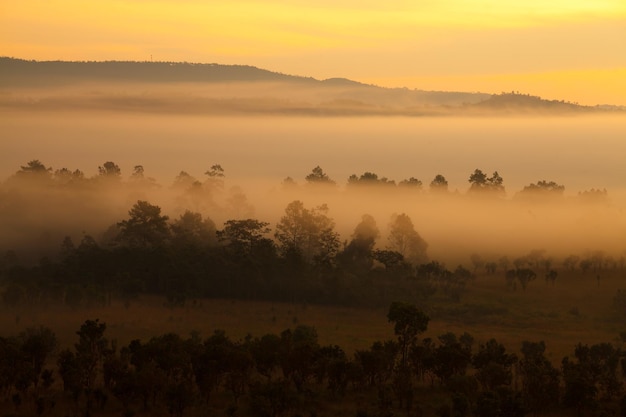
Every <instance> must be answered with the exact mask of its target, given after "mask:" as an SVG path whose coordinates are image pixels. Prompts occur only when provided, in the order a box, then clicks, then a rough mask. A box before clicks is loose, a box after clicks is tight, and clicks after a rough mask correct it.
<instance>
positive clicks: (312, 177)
mask: <svg viewBox="0 0 626 417" xmlns="http://www.w3.org/2000/svg"><path fill="white" fill-rule="evenodd" d="M304 179H305V180H306V181H307V182H308V183H309V184H323V185H335V181H333V180H331V179H330V177H329V176H328V175H326V173H325V172H324V170H323V169H322V168H320V166H319V165H318V166H316V167H315V168H313V170H312V171H311V173H310V174H309V175H307V176H306V177H305V178H304Z"/></svg>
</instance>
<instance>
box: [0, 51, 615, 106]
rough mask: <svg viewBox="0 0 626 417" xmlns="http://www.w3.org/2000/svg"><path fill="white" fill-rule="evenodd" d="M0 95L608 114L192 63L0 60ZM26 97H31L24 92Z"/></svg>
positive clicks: (535, 100) (527, 100)
mask: <svg viewBox="0 0 626 417" xmlns="http://www.w3.org/2000/svg"><path fill="white" fill-rule="evenodd" d="M85 85H95V86H98V89H97V90H96V91H95V93H94V90H93V89H92V90H89V91H90V96H89V97H85V95H84V94H82V95H80V94H78V93H77V88H80V87H81V86H85ZM235 85H236V86H237V88H235V87H234V86H235ZM172 86H173V87H172ZM216 86H219V88H216ZM174 87H175V90H174V91H172V89H171V88H174ZM90 88H91V87H90ZM116 88H117V90H116ZM168 88H169V90H167V89H168ZM38 89H39V90H41V91H44V90H45V91H52V92H53V93H48V94H46V95H44V96H37V95H36V94H35V93H33V91H38ZM55 89H56V90H55ZM0 90H1V92H3V93H4V94H3V96H4V97H3V98H2V99H1V100H0V106H3V107H7V106H8V107H11V106H15V105H17V106H25V105H27V106H29V107H31V108H34V107H38V108H51V109H52V108H55V109H56V108H81V109H85V108H97V109H102V108H108V109H112V110H137V111H155V110H158V111H166V112H202V113H212V112H219V113H224V112H235V113H238V112H246V113H250V112H257V113H267V112H270V113H272V112H278V113H291V114H319V115H333V114H337V115H341V114H356V115H367V114H380V115H388V114H399V115H428V114H444V113H445V114H448V113H454V114H458V113H462V114H465V113H467V114H476V113H484V112H488V113H493V112H496V113H497V112H502V111H506V112H522V111H528V110H532V111H537V112H549V113H550V112H565V111H609V110H608V109H606V108H603V107H600V106H597V107H595V108H594V107H585V106H580V105H578V104H576V103H569V102H564V101H558V100H544V99H541V98H540V97H536V96H529V95H523V94H518V93H506V94H505V93H503V94H500V95H490V94H485V93H476V92H474V93H468V92H455V91H427V90H418V89H408V88H385V87H379V86H375V85H370V84H364V83H360V82H358V81H353V80H350V79H346V78H329V79H326V80H318V79H315V78H312V77H303V76H296V75H287V74H283V73H278V72H272V71H269V70H265V69H260V68H257V67H253V66H249V65H222V64H215V63H214V64H198V63H187V62H134V61H84V62H75V61H29V60H23V59H15V58H9V57H0ZM27 90H28V91H29V92H28V94H26V93H24V91H27ZM7 93H8V94H7ZM33 94H34V95H33ZM610 110H611V111H616V110H617V111H622V109H615V108H611V109H610Z"/></svg>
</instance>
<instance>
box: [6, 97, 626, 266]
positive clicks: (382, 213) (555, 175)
mask: <svg viewBox="0 0 626 417" xmlns="http://www.w3.org/2000/svg"><path fill="white" fill-rule="evenodd" d="M0 126H1V127H2V140H1V141H0V179H1V180H2V181H4V182H3V183H2V186H1V188H0V216H1V217H0V233H1V235H2V236H3V238H2V242H1V244H0V249H1V250H7V249H13V248H15V249H18V252H19V251H22V252H24V253H32V254H33V255H37V256H39V255H44V254H45V255H54V254H55V253H56V251H58V247H59V244H60V241H61V239H62V238H63V236H65V235H71V236H73V237H74V238H75V239H80V236H81V235H82V234H84V233H87V234H91V235H93V236H96V237H98V238H100V237H101V236H102V235H103V233H104V232H105V230H106V229H107V227H108V226H110V225H112V224H114V223H115V222H118V221H120V220H123V219H124V218H126V217H127V212H128V210H129V209H130V207H131V206H132V204H133V203H135V202H136V201H137V200H138V199H143V200H148V201H150V202H151V203H152V204H157V205H159V206H160V207H161V208H162V209H163V212H164V214H167V215H169V216H170V218H171V219H175V218H177V216H179V215H180V214H182V213H183V212H184V210H187V209H189V210H192V211H198V212H201V213H202V214H203V215H204V216H205V217H209V218H211V219H212V220H213V221H214V222H215V223H216V225H217V227H218V229H219V228H220V226H221V225H222V224H223V222H224V221H226V220H228V219H232V218H246V217H254V218H257V219H259V220H262V221H268V222H270V224H271V227H273V226H274V225H275V224H276V222H277V221H278V220H279V219H280V216H281V215H282V214H283V213H284V209H285V207H286V205H287V204H288V203H289V202H291V201H293V200H296V199H298V200H302V201H303V202H304V204H305V206H306V207H307V208H313V207H315V206H317V205H320V204H327V205H328V207H329V213H328V214H329V216H330V217H332V218H333V219H334V220H335V222H336V229H337V231H338V232H339V233H340V234H341V238H342V240H349V239H350V235H351V233H352V231H353V229H354V227H355V226H356V224H357V223H358V222H359V221H360V218H361V215H362V214H365V213H368V214H371V215H372V216H374V218H375V219H376V221H377V224H378V227H379V229H380V230H381V237H380V239H379V240H378V242H377V246H378V247H380V248H384V247H385V246H386V243H387V242H386V233H387V225H388V223H389V220H390V217H391V216H392V214H394V213H406V214H408V215H409V216H410V217H411V219H412V221H413V224H414V225H415V229H416V230H417V231H418V232H419V233H420V235H421V236H422V237H423V238H424V239H425V240H426V241H427V242H428V244H429V248H428V254H429V256H430V257H431V258H432V259H438V260H442V261H447V262H464V263H468V259H469V255H470V254H471V253H480V254H483V255H484V257H486V258H489V257H493V258H494V259H497V258H496V257H497V256H502V255H510V256H518V255H523V254H525V253H526V252H528V251H530V250H533V249H545V250H546V251H547V252H548V253H549V254H551V255H553V256H557V257H558V256H565V255H567V254H571V253H575V254H584V253H585V252H588V251H593V250H603V251H605V252H606V253H609V254H613V255H620V256H621V254H622V253H623V251H624V250H626V214H625V211H624V209H625V208H626V198H625V196H626V192H625V187H624V186H625V184H624V179H625V178H626V142H624V137H626V119H625V118H623V117H622V118H618V117H608V116H604V117H593V116H583V117H499V118H484V117H483V118H460V117H424V118H408V117H293V116H279V115H271V116H266V117H261V116H242V115H239V116H228V117H218V116H200V115H195V116H181V115H170V114H154V113H152V114H145V113H129V112H126V113H123V112H110V111H102V112H98V111H93V110H89V111H72V112H70V111H64V112H63V111H19V110H15V109H13V110H11V111H6V112H3V113H2V115H0ZM33 159H38V160H40V161H41V162H42V163H44V164H45V165H46V166H47V167H51V168H52V171H54V170H57V169H60V168H68V169H70V170H72V171H73V170H75V169H79V170H81V171H82V172H83V173H84V174H85V177H86V178H90V177H95V176H97V174H98V166H101V165H103V163H104V162H106V161H113V162H115V163H116V164H118V165H119V167H120V168H121V171H122V180H121V182H120V183H119V184H114V185H96V184H95V183H93V184H91V183H89V184H87V185H82V186H81V187H77V186H75V187H51V186H48V185H43V186H42V185H41V184H32V183H25V182H24V181H16V180H15V178H12V176H14V174H15V173H16V171H18V170H20V166H23V165H26V163H27V162H28V161H31V160H33ZM214 164H220V165H221V166H222V167H223V168H224V170H225V177H224V179H223V184H221V185H220V186H217V187H208V186H207V185H206V184H205V185H204V191H203V192H202V193H201V195H200V194H198V195H192V194H190V193H189V192H186V191H185V190H184V189H180V188H178V189H176V188H173V187H172V184H173V183H174V179H175V177H176V176H177V175H178V174H179V173H180V172H181V171H185V172H187V173H189V174H190V175H191V176H193V177H195V178H196V179H198V180H200V181H201V182H205V181H206V180H207V179H208V177H207V176H206V175H204V173H205V172H206V171H207V170H208V169H209V168H210V167H211V166H212V165H214ZM136 165H142V166H143V167H144V169H145V176H146V177H150V178H152V179H153V181H143V182H136V181H135V182H133V181H130V180H129V177H130V175H131V173H132V171H133V167H135V166H136ZM315 166H320V167H322V169H323V170H324V172H325V173H326V174H327V175H328V176H329V177H330V178H331V179H332V180H334V181H335V182H336V185H335V186H331V187H316V186H312V185H311V184H307V181H305V179H304V178H305V177H306V176H307V175H308V174H309V173H310V172H311V170H312V169H313V168H314V167H315ZM475 169H481V170H482V171H484V172H485V173H486V174H487V175H491V173H492V172H494V171H497V172H498V173H499V174H500V175H501V176H502V177H503V179H504V186H505V189H506V194H505V195H504V196H502V197H489V198H484V197H483V198H479V197H476V196H472V195H470V194H468V192H467V191H468V188H469V182H468V178H469V176H470V174H471V173H472V172H473V171H474V170H475ZM365 172H373V173H376V174H377V175H378V177H379V178H382V177H386V178H388V179H389V180H394V181H395V182H396V183H398V182H400V181H402V180H404V179H408V178H410V177H414V178H417V179H419V180H421V181H422V183H423V186H422V189H421V191H418V190H416V189H412V188H411V189H409V188H406V189H404V188H402V187H385V186H380V185H379V186H374V187H363V186H358V187H354V186H352V187H350V186H347V179H348V177H349V176H350V175H352V174H356V175H357V176H360V175H362V174H363V173H365ZM437 174H442V175H444V176H445V178H446V179H447V181H448V183H449V193H448V194H445V195H440V194H437V193H431V192H429V183H430V182H431V180H432V179H433V178H434V177H435V175H437ZM286 177H291V178H292V179H293V180H294V181H295V182H296V185H295V186H291V187H285V186H283V180H284V179H285V178H286ZM540 180H547V181H555V182H556V183H558V184H561V185H564V186H565V192H564V194H563V195H562V196H560V197H558V198H555V199H550V200H546V199H542V198H539V199H532V200H531V201H528V200H523V199H520V198H517V197H516V194H517V193H518V192H519V191H521V190H522V189H523V188H524V186H527V185H529V184H531V183H536V182H537V181H540ZM592 188H593V189H606V190H607V194H608V200H603V201H600V202H592V203H590V202H583V201H581V198H579V195H578V193H579V192H581V191H585V190H589V189H592ZM242 195H243V196H245V199H244V198H243V197H242Z"/></svg>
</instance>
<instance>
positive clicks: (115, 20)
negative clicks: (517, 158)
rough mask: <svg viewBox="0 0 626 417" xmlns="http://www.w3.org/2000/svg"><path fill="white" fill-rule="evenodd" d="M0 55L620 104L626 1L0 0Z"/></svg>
mask: <svg viewBox="0 0 626 417" xmlns="http://www.w3.org/2000/svg"><path fill="white" fill-rule="evenodd" d="M0 28H1V29H0V50H2V54H3V55H5V56H12V57H16V58H24V59H36V60H58V59H61V60H94V61H98V60H133V61H149V60H151V59H152V60H154V61H186V62H216V63H223V64H245V65H254V66H257V67H261V68H266V69H269V70H272V71H279V72H283V73H288V74H295V75H302V76H312V77H315V78H320V79H324V78H330V77H345V78H350V79H354V80H357V81H361V82H366V83H373V84H377V85H381V86H386V87H408V88H417V89H422V90H435V89H437V90H448V91H449V90H455V91H482V92H486V93H499V92H501V91H521V92H524V93H531V94H537V95H540V96H542V97H545V98H549V99H564V100H568V101H572V102H579V103H581V104H587V105H595V104H604V103H609V104H624V101H625V100H624V97H626V82H625V81H624V80H625V79H626V77H624V71H625V70H626V54H624V53H623V45H624V41H625V40H626V3H624V2H623V1H621V0H605V1H549V2H546V1H534V0H533V1H506V2H502V1H460V0H448V1H436V2H435V1H424V2H408V1H400V0H396V1H389V2H384V3H383V4H381V3H380V2H373V1H366V2H362V1H361V2H356V1H345V0H344V1H339V2H330V1H320V2H305V1H295V2H287V1H270V2H266V1H263V2H260V1H245V2H244V1H234V2H214V1H196V0H187V1H182V2H174V1H169V0H161V1H139V0H135V1H120V0H111V1H101V0H97V1H89V2H84V1H72V0H53V1H36V0H25V1H20V2H14V1H6V0H3V1H2V2H0Z"/></svg>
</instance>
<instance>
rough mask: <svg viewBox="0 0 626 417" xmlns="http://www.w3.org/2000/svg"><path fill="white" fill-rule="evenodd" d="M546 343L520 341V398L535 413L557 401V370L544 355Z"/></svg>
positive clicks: (558, 381)
mask: <svg viewBox="0 0 626 417" xmlns="http://www.w3.org/2000/svg"><path fill="white" fill-rule="evenodd" d="M545 350H546V345H545V343H544V342H543V341H541V342H538V343H536V342H528V341H524V342H522V355H523V357H522V359H521V360H520V362H519V371H520V375H521V377H522V398H523V401H524V404H525V406H526V408H527V409H528V410H529V411H531V412H533V414H534V415H537V413H538V412H540V411H544V410H546V409H548V408H549V407H551V406H553V405H556V404H558V402H559V389H560V388H559V383H560V380H559V370H558V369H556V368H555V367H554V366H552V363H551V362H550V361H549V360H548V359H547V358H546V357H545V355H544V352H545Z"/></svg>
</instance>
